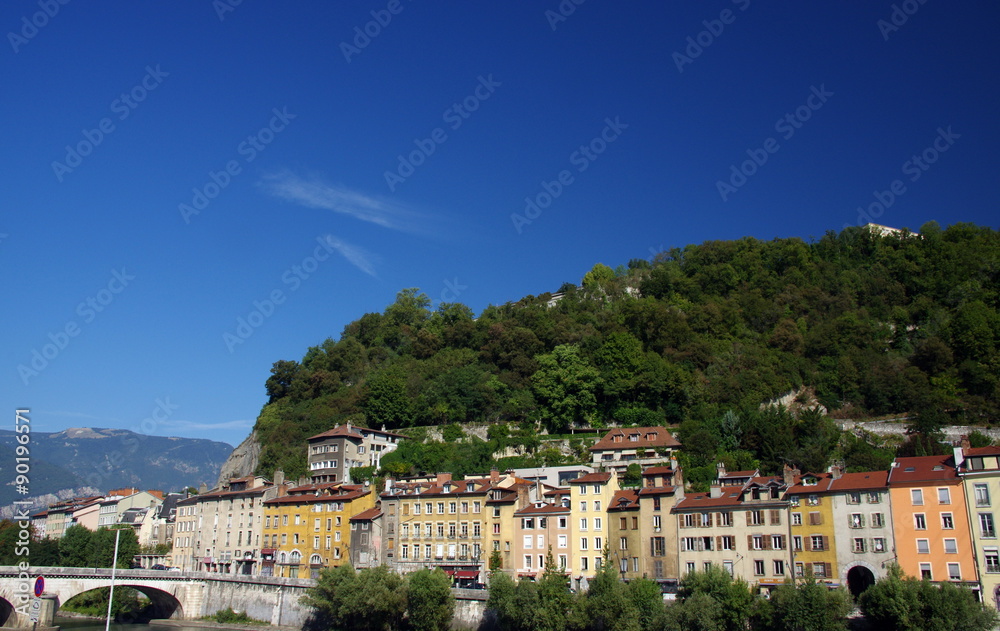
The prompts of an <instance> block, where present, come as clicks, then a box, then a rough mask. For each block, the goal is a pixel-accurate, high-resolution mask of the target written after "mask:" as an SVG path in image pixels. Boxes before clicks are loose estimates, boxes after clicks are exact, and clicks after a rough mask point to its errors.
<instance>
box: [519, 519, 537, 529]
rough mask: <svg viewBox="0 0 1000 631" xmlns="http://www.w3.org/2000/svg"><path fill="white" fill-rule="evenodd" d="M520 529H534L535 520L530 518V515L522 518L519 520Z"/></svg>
mask: <svg viewBox="0 0 1000 631" xmlns="http://www.w3.org/2000/svg"><path fill="white" fill-rule="evenodd" d="M521 529H522V530H534V529H535V520H534V519H533V518H531V517H525V518H524V519H522V520H521Z"/></svg>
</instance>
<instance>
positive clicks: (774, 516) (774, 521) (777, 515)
mask: <svg viewBox="0 0 1000 631" xmlns="http://www.w3.org/2000/svg"><path fill="white" fill-rule="evenodd" d="M780 524H781V511H778V510H773V509H772V510H771V525H772V526H778V525H780Z"/></svg>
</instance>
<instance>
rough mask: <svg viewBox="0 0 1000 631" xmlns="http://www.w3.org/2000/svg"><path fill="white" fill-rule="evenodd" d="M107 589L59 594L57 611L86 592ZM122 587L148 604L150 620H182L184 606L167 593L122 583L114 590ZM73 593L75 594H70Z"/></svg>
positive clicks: (132, 583) (152, 588)
mask: <svg viewBox="0 0 1000 631" xmlns="http://www.w3.org/2000/svg"><path fill="white" fill-rule="evenodd" d="M104 587H107V586H106V585H104V586H100V587H89V588H88V589H80V590H70V591H69V592H66V593H61V594H60V595H59V598H58V599H57V600H56V604H57V607H58V608H57V609H56V611H58V610H59V608H62V606H63V603H66V602H68V601H69V600H70V599H71V598H75V597H76V596H79V595H81V594H86V593H87V592H92V591H95V590H98V589H103V588H104ZM122 587H129V588H131V589H134V590H135V591H137V592H139V593H141V594H143V595H144V596H145V597H146V598H148V599H149V602H150V605H151V607H150V610H149V612H148V613H149V617H152V618H183V617H184V606H183V605H182V604H181V601H180V600H178V599H177V597H176V596H174V595H173V594H171V593H170V592H168V591H164V590H162V589H158V588H156V587H150V586H148V585H143V584H141V583H137V582H130V581H127V580H126V581H123V582H121V583H118V582H115V589H116V590H117V589H120V588H122ZM72 592H75V593H72Z"/></svg>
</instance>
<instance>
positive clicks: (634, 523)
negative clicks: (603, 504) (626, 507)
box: [632, 513, 711, 530]
mask: <svg viewBox="0 0 1000 631" xmlns="http://www.w3.org/2000/svg"><path fill="white" fill-rule="evenodd" d="M702 517H703V518H707V517H708V513H705V514H704V515H702ZM709 524H711V522H709ZM703 525H704V524H703ZM632 530H639V518H638V517H633V518H632Z"/></svg>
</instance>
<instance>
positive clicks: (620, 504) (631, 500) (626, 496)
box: [608, 489, 639, 511]
mask: <svg viewBox="0 0 1000 631" xmlns="http://www.w3.org/2000/svg"><path fill="white" fill-rule="evenodd" d="M634 508H639V496H638V495H637V494H636V492H635V491H633V490H631V489H625V490H622V491H618V492H617V493H615V496H614V497H613V498H611V503H610V504H609V505H608V511H620V510H630V509H634Z"/></svg>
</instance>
